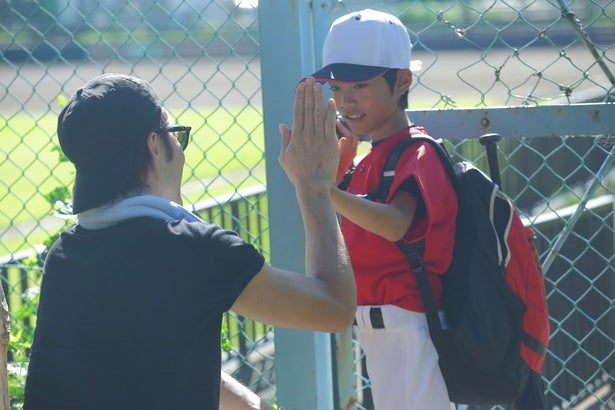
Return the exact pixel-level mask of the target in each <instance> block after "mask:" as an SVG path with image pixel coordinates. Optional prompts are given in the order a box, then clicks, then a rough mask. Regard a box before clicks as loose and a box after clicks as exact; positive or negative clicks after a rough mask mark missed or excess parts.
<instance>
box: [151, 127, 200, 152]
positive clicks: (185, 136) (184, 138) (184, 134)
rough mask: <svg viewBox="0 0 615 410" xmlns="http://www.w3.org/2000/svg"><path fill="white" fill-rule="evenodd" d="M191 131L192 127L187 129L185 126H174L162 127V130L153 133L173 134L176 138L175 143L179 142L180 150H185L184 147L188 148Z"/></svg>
mask: <svg viewBox="0 0 615 410" xmlns="http://www.w3.org/2000/svg"><path fill="white" fill-rule="evenodd" d="M191 129H192V127H189V126H187V125H174V126H172V127H162V128H158V129H157V130H155V131H154V132H155V133H161V132H169V133H171V132H172V133H174V134H175V135H176V137H177V141H178V142H179V145H180V146H181V147H182V150H184V151H185V150H186V147H187V146H188V142H190V130H191Z"/></svg>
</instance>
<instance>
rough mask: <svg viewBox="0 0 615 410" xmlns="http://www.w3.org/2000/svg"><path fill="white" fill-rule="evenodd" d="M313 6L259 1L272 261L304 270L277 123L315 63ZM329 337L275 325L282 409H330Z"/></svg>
mask: <svg viewBox="0 0 615 410" xmlns="http://www.w3.org/2000/svg"><path fill="white" fill-rule="evenodd" d="M310 13H311V10H310V6H309V3H308V2H307V1H297V2H279V1H273V0H268V1H261V2H260V3H259V21H260V22H261V24H260V25H259V26H260V37H261V76H262V94H263V114H264V128H265V155H266V170H267V190H268V197H269V215H270V217H269V227H270V230H271V260H272V263H273V264H274V265H276V266H279V267H282V268H287V269H292V270H295V271H298V272H302V271H303V270H304V266H305V263H304V262H305V256H304V243H305V242H304V237H303V230H302V223H301V216H300V212H299V209H298V206H297V203H296V201H295V200H294V199H293V198H294V195H293V187H292V186H291V184H290V183H289V181H288V179H287V178H286V176H285V175H284V172H283V171H282V169H281V168H280V166H279V164H278V161H277V157H278V154H279V150H280V134H279V131H278V124H280V123H286V124H289V125H290V121H291V120H292V101H293V90H294V89H295V86H296V85H297V82H298V80H299V79H300V78H302V76H304V75H305V74H306V73H308V72H309V71H310V70H311V69H312V67H313V66H314V62H313V53H312V51H311V50H312V48H313V46H312V44H313V40H312V38H313V35H312V28H311V16H310ZM331 369H332V367H331V344H330V336H329V335H328V334H325V333H318V332H307V331H298V330H291V329H282V328H276V329H275V373H276V386H277V396H278V403H279V404H280V405H281V406H284V407H285V408H286V409H289V410H290V409H293V410H299V409H314V410H329V409H331V407H332V403H333V389H332V370H331Z"/></svg>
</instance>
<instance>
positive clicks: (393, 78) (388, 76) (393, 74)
mask: <svg viewBox="0 0 615 410" xmlns="http://www.w3.org/2000/svg"><path fill="white" fill-rule="evenodd" d="M398 71H399V69H397V68H391V69H390V70H387V71H385V72H384V74H382V77H384V79H385V80H386V82H387V84H388V85H389V88H390V89H391V92H393V90H394V89H395V83H396V82H397V72H398ZM409 91H410V90H406V92H405V93H404V94H403V95H402V96H401V97H400V98H399V107H400V108H401V109H402V110H405V109H406V108H408V92H409Z"/></svg>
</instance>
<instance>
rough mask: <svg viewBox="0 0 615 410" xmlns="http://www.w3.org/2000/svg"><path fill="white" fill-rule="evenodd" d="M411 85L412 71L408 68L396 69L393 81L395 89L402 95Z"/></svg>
mask: <svg viewBox="0 0 615 410" xmlns="http://www.w3.org/2000/svg"><path fill="white" fill-rule="evenodd" d="M411 85H412V71H410V70H408V69H403V70H402V69H400V70H398V71H397V81H396V82H395V91H396V92H397V94H399V95H402V94H403V93H405V92H406V91H408V89H410V86H411Z"/></svg>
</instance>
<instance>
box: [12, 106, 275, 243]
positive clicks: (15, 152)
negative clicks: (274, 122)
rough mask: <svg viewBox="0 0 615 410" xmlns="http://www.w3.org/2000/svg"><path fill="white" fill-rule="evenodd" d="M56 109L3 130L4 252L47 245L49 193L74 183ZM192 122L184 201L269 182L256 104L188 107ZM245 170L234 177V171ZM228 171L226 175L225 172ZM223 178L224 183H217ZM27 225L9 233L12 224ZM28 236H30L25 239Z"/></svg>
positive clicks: (184, 117)
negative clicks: (41, 225)
mask: <svg viewBox="0 0 615 410" xmlns="http://www.w3.org/2000/svg"><path fill="white" fill-rule="evenodd" d="M56 121H57V116H56V115H55V113H48V114H46V115H43V116H40V117H36V116H33V115H32V114H30V113H27V112H24V113H23V114H20V115H17V116H14V117H12V118H10V119H8V120H7V121H6V122H5V123H4V125H3V126H2V127H1V128H0V233H1V235H2V240H1V241H0V242H1V243H0V255H3V254H7V253H11V252H15V251H17V250H20V249H23V248H29V247H31V245H32V244H37V243H41V242H42V241H43V240H45V239H46V237H48V236H49V233H48V232H45V231H41V230H40V229H33V227H34V228H36V223H37V221H40V220H41V219H44V218H46V217H49V216H50V215H52V213H53V207H52V205H51V204H49V202H48V201H47V200H46V199H45V195H47V194H48V193H50V192H51V191H53V190H54V189H56V188H58V187H69V188H71V187H72V184H73V180H74V168H73V166H72V164H70V163H68V162H66V161H62V160H61V154H60V152H59V149H58V148H59V146H58V142H57V137H56V132H55V128H56ZM176 122H177V123H178V124H185V125H191V126H192V127H193V132H192V136H191V143H190V145H189V146H188V148H187V150H186V167H185V168H184V181H183V182H184V184H185V185H186V186H188V185H189V186H190V187H191V189H188V190H186V196H185V198H184V201H185V202H186V203H193V202H196V201H199V200H202V199H205V198H210V197H213V196H215V195H218V194H220V193H223V192H228V190H229V188H230V187H231V188H234V189H237V188H241V187H244V186H248V185H253V184H256V183H258V182H260V183H264V179H262V178H264V139H263V126H262V114H261V113H260V110H259V109H257V108H254V107H241V108H235V109H229V108H227V107H225V108H218V109H216V110H208V112H207V115H206V116H205V115H203V113H202V112H199V111H197V110H186V111H184V112H183V113H181V114H180V115H178V117H177V118H176ZM242 170H243V171H244V172H243V173H242V174H248V175H249V177H245V176H241V177H240V178H239V179H238V180H237V181H234V179H235V178H234V177H233V175H234V173H237V172H238V171H242ZM221 175H222V176H221ZM216 182H220V183H216ZM15 226H17V227H22V229H19V232H18V233H21V234H22V235H14V234H13V235H8V234H7V232H9V228H11V227H15ZM24 236H27V238H26V239H24Z"/></svg>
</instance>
